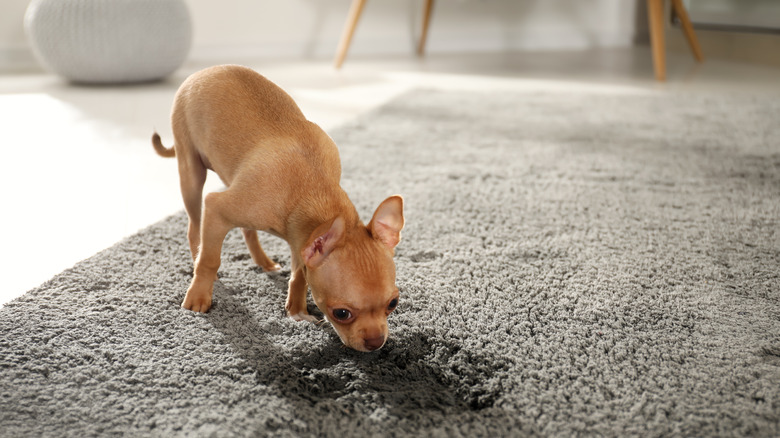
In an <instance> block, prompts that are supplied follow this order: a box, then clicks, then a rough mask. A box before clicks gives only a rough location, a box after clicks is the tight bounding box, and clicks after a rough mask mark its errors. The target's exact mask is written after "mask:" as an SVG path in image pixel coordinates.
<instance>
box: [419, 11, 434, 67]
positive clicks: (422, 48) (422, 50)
mask: <svg viewBox="0 0 780 438" xmlns="http://www.w3.org/2000/svg"><path fill="white" fill-rule="evenodd" d="M432 11H433V0H425V9H424V10H423V28H422V33H421V34H420V42H419V44H418V45H417V54H418V55H420V56H422V55H423V54H425V41H426V40H427V39H428V25H429V24H430V23H431V12H432Z"/></svg>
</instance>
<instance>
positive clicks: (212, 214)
mask: <svg viewBox="0 0 780 438" xmlns="http://www.w3.org/2000/svg"><path fill="white" fill-rule="evenodd" d="M226 193H227V192H222V193H210V194H208V195H207V196H206V199H205V202H204V208H203V219H202V222H201V227H200V231H201V239H200V241H201V247H200V251H199V252H198V258H197V259H196V260H195V275H194V276H193V278H192V283H190V287H189V289H187V295H185V296H184V301H183V302H182V303H181V306H182V307H183V308H185V309H188V310H192V311H193V312H203V313H205V312H207V311H208V310H209V309H210V308H211V299H212V298H211V297H212V293H213V290H214V281H216V279H217V270H218V269H219V265H220V255H221V253H222V243H223V242H224V240H225V236H226V235H227V233H228V231H230V229H232V228H234V227H233V226H232V225H231V224H230V222H229V221H227V220H226V219H225V216H224V215H223V214H222V210H223V209H222V208H221V207H222V205H224V203H222V202H220V201H221V200H222V199H221V198H224V196H225V195H226Z"/></svg>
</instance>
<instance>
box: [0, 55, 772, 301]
mask: <svg viewBox="0 0 780 438" xmlns="http://www.w3.org/2000/svg"><path fill="white" fill-rule="evenodd" d="M223 61H224V60H223ZM232 62H235V63H241V64H245V65H248V66H250V67H253V68H255V69H256V70H258V71H260V72H261V73H263V74H264V75H266V76H267V77H268V78H270V79H271V80H273V81H275V82H276V83H278V84H279V85H281V86H282V87H283V88H285V89H286V90H287V91H288V92H290V94H291V95H292V96H293V97H294V98H295V99H296V100H297V102H298V103H299V105H300V107H301V109H302V110H303V112H304V113H305V114H306V115H307V116H308V117H309V119H311V120H312V121H315V122H317V123H319V124H320V125H321V126H322V127H323V128H324V129H326V130H329V129H332V128H334V127H336V126H338V125H339V124H341V123H344V122H345V121H347V120H349V119H351V118H353V117H355V116H357V115H358V114H360V113H363V112H365V111H367V110H369V109H371V108H374V107H376V106H378V105H381V104H382V103H383V102H386V101H387V100H389V99H391V98H393V97H394V96H397V95H399V94H401V93H403V92H405V91H408V90H411V89H414V88H419V87H426V88H442V89H521V90H550V91H558V92H573V91H578V92H581V91H585V92H596V93H621V92H632V93H633V92H636V93H655V92H663V91H674V92H682V93H685V92H708V93H735V92H737V93H754V94H767V93H773V94H777V95H778V96H780V69H777V68H770V67H762V66H757V65H748V64H738V63H733V62H726V61H718V60H708V61H707V62H706V63H704V64H702V65H697V64H695V63H694V62H693V60H692V58H691V57H690V56H688V55H687V54H686V55H671V56H670V57H669V59H668V61H667V62H668V81H667V82H666V83H664V84H659V83H656V82H655V81H654V79H653V77H652V64H651V61H650V53H649V50H647V49H646V48H636V49H614V50H599V51H588V52H556V53H511V54H506V53H503V54H476V55H474V54H464V55H438V56H429V57H427V58H425V59H422V60H421V59H417V58H414V57H412V56H409V57H402V58H395V59H390V60H387V59H384V60H380V59H366V58H362V59H354V58H353V59H348V60H347V63H346V64H345V67H344V68H343V69H342V70H341V71H334V70H333V68H332V67H331V63H330V61H329V60H322V61H286V62H271V61H268V60H252V59H238V60H232ZM217 63H219V62H217ZM207 65H210V63H207V62H190V63H188V64H186V65H185V66H184V67H183V68H182V69H181V70H180V71H179V72H178V73H177V74H175V75H174V76H173V77H171V78H169V79H168V80H167V81H165V82H161V83H154V84H145V85H135V86H120V87H79V86H71V85H68V84H66V83H63V82H62V81H60V80H59V79H57V78H56V77H54V76H50V75H46V74H42V73H31V74H27V75H14V76H2V75H0V120H2V123H1V124H0V126H1V127H2V129H0V145H2V146H0V147H2V148H3V149H4V151H5V153H4V154H3V155H2V156H3V163H2V164H3V169H2V172H0V188H1V189H2V213H1V214H0V248H2V251H0V277H1V278H2V286H0V304H4V303H6V302H8V301H10V300H12V299H13V298H15V297H17V296H20V295H21V294H23V293H24V292H26V291H27V290H29V289H31V288H33V287H35V286H38V285H39V284H41V283H42V282H44V281H45V280H47V279H48V278H50V277H51V276H53V275H55V274H57V273H58V272H60V271H62V270H63V269H66V268H68V267H70V266H72V265H73V264H74V263H76V262H78V261H79V260H82V259H84V258H86V257H89V256H91V255H93V254H94V253H96V252H97V251H100V250H101V249H104V248H106V247H108V246H110V245H112V244H113V243H115V242H117V241H119V240H120V239H122V238H123V237H125V236H127V235H130V234H132V233H134V232H136V231H137V230H139V229H141V228H143V227H145V226H147V225H150V224H152V223H154V222H156V221H158V220H160V219H162V218H164V217H166V216H167V215H170V214H172V213H175V212H177V211H179V210H181V209H182V204H181V200H180V198H179V191H178V176H177V174H176V165H175V160H164V159H162V158H159V157H158V156H157V155H155V153H154V152H153V151H152V148H151V145H150V137H151V134H152V131H153V130H154V129H157V130H158V131H159V132H160V134H161V135H162V137H163V141H164V143H166V144H170V143H171V142H172V137H171V131H170V126H169V121H168V114H169V111H170V105H171V101H172V98H173V95H174V93H175V92H176V89H177V86H178V84H179V83H181V81H182V80H183V79H184V78H185V77H186V76H187V75H188V74H189V73H192V72H194V71H196V70H198V69H200V68H202V67H205V66H207ZM519 104H522V102H520V103H519ZM207 185H208V187H209V188H210V189H216V188H219V187H220V184H219V182H218V179H217V178H215V177H213V176H212V177H210V179H209V183H207Z"/></svg>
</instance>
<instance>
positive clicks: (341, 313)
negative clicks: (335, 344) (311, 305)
mask: <svg viewBox="0 0 780 438" xmlns="http://www.w3.org/2000/svg"><path fill="white" fill-rule="evenodd" d="M333 317H334V318H336V319H338V320H339V321H346V320H348V319H349V318H352V312H350V311H349V310H347V309H335V310H334V311H333Z"/></svg>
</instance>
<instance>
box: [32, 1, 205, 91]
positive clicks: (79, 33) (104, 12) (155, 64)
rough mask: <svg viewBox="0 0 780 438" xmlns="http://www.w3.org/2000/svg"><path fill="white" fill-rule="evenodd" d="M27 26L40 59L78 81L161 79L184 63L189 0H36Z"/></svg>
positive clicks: (188, 33) (188, 37) (189, 26)
mask: <svg viewBox="0 0 780 438" xmlns="http://www.w3.org/2000/svg"><path fill="white" fill-rule="evenodd" d="M24 25H25V30H26V32H27V36H28V38H29V40H30V43H31V44H32V47H33V50H34V52H35V54H36V56H37V57H38V59H39V60H40V61H41V62H42V63H43V64H44V65H45V66H46V67H47V68H49V69H50V70H52V71H54V72H55V73H57V74H59V75H61V76H64V77H65V78H67V79H69V80H71V81H74V82H84V83H119V82H142V81H151V80H155V79H161V78H163V77H165V76H167V75H169V74H170V73H172V72H173V71H174V70H176V69H177V68H178V67H179V66H181V64H182V63H183V62H184V60H185V58H186V57H187V53H188V52H189V50H190V45H191V43H192V24H191V21H190V14H189V10H188V9H187V5H186V4H185V2H184V0H32V2H31V3H30V5H29V6H28V8H27V12H26V14H25V19H24Z"/></svg>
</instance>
